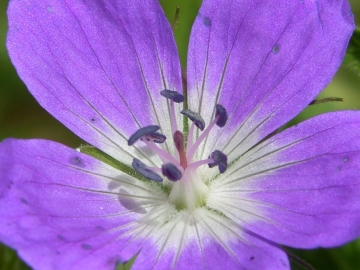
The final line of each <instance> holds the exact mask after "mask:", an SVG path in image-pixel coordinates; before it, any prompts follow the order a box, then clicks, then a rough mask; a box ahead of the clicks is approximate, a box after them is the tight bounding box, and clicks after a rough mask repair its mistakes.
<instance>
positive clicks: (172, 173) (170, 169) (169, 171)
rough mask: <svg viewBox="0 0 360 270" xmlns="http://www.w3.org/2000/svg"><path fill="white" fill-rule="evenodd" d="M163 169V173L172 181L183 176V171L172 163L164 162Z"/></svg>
mask: <svg viewBox="0 0 360 270" xmlns="http://www.w3.org/2000/svg"><path fill="white" fill-rule="evenodd" d="M161 170H162V174H163V175H164V176H166V177H167V178H168V179H169V180H171V181H174V182H175V181H178V180H180V179H181V177H182V173H181V171H180V170H179V169H178V168H177V167H176V166H175V165H174V164H172V163H166V164H163V165H162V167H161Z"/></svg>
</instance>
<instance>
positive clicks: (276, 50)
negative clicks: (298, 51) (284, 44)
mask: <svg viewBox="0 0 360 270" xmlns="http://www.w3.org/2000/svg"><path fill="white" fill-rule="evenodd" d="M279 50H280V47H279V45H278V44H276V45H275V46H274V47H273V49H272V51H273V53H274V54H277V53H278V52H279Z"/></svg>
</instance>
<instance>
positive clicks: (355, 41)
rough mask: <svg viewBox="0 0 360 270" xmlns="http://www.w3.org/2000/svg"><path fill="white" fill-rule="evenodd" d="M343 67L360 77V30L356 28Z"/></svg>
mask: <svg viewBox="0 0 360 270" xmlns="http://www.w3.org/2000/svg"><path fill="white" fill-rule="evenodd" d="M343 65H344V66H345V67H347V68H349V69H350V70H351V71H353V72H355V74H357V75H358V76H360V28H356V29H355V31H354V33H353V35H352V37H351V39H350V42H349V46H348V48H347V51H346V54H345V58H344V62H343Z"/></svg>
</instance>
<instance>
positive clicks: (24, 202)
mask: <svg viewBox="0 0 360 270" xmlns="http://www.w3.org/2000/svg"><path fill="white" fill-rule="evenodd" d="M20 201H21V202H22V203H23V204H28V202H27V200H26V199H25V198H20Z"/></svg>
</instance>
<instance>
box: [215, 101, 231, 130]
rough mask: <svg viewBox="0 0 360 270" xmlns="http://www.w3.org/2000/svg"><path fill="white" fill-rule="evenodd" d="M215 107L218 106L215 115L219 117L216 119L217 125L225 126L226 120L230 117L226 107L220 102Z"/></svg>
mask: <svg viewBox="0 0 360 270" xmlns="http://www.w3.org/2000/svg"><path fill="white" fill-rule="evenodd" d="M215 108H216V113H215V117H219V119H218V120H217V121H216V125H217V126H219V127H223V126H225V124H226V121H227V119H228V116H227V112H226V110H225V108H224V107H223V106H222V105H220V104H216V106H215Z"/></svg>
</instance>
